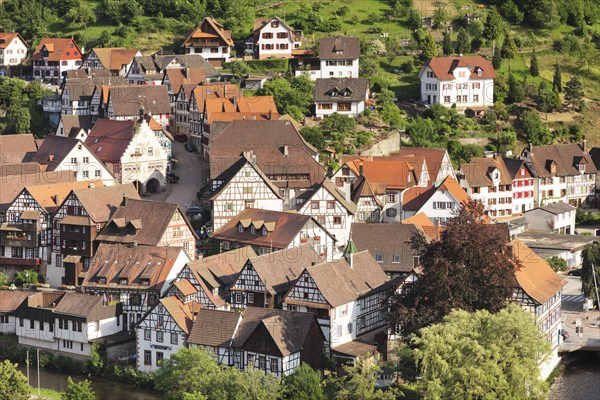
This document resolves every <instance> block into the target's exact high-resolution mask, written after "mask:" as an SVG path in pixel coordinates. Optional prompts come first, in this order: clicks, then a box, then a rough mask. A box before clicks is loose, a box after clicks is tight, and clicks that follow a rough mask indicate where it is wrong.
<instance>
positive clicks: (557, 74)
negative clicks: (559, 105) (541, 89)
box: [552, 63, 563, 93]
mask: <svg viewBox="0 0 600 400" xmlns="http://www.w3.org/2000/svg"><path fill="white" fill-rule="evenodd" d="M562 89H563V88H562V72H561V71H560V65H559V64H558V63H556V64H554V74H553V76H552V90H555V91H557V92H558V93H562Z"/></svg>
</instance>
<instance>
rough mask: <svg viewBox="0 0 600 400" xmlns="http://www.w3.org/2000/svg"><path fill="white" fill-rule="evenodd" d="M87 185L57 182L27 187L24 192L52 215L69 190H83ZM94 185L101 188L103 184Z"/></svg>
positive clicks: (83, 183) (86, 183)
mask: <svg viewBox="0 0 600 400" xmlns="http://www.w3.org/2000/svg"><path fill="white" fill-rule="evenodd" d="M71 173H72V172H71ZM89 184H90V183H89V182H59V183H50V184H45V185H33V186H27V187H26V188H25V189H24V190H27V191H28V192H29V194H31V196H32V197H33V198H34V199H35V201H36V202H37V203H38V204H39V205H40V206H41V207H42V208H43V209H44V210H46V211H47V212H48V213H53V212H55V211H56V210H58V208H59V207H60V204H61V203H62V201H63V200H64V199H65V198H66V197H67V196H68V195H69V193H70V192H71V190H73V189H85V188H88V187H89ZM94 185H95V186H103V183H102V182H101V181H98V182H94ZM57 196H58V197H57ZM57 200H58V204H57Z"/></svg>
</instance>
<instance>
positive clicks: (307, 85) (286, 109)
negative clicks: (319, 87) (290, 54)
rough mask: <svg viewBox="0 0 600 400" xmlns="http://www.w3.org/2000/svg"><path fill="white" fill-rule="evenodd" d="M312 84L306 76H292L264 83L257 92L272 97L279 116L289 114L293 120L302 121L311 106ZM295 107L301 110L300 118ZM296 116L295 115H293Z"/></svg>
mask: <svg viewBox="0 0 600 400" xmlns="http://www.w3.org/2000/svg"><path fill="white" fill-rule="evenodd" d="M312 88H313V83H312V82H311V81H310V79H309V78H307V77H306V76H294V77H292V78H289V79H285V78H277V79H273V80H272V81H270V82H267V83H265V85H264V87H263V88H262V89H261V90H259V91H258V94H259V95H261V96H273V98H274V99H275V104H276V105H277V110H278V111H279V113H280V114H282V115H283V114H290V115H292V116H294V118H297V119H302V118H301V117H302V115H306V114H307V113H308V108H309V107H310V106H311V105H312V96H313V94H312ZM291 106H296V107H298V108H299V109H300V110H301V114H302V115H300V116H298V115H297V114H298V112H297V109H296V108H293V107H291ZM294 114H296V115H294Z"/></svg>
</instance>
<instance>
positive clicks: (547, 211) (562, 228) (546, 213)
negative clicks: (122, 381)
mask: <svg viewBox="0 0 600 400" xmlns="http://www.w3.org/2000/svg"><path fill="white" fill-rule="evenodd" d="M576 211H577V207H573V206H570V205H568V204H566V203H563V202H558V203H552V204H546V205H545V206H543V207H540V208H534V209H532V210H529V211H526V212H525V220H526V221H527V223H528V224H529V229H531V230H534V231H540V232H548V233H563V234H566V235H572V234H574V233H575V212H576Z"/></svg>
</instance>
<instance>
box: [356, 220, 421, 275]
mask: <svg viewBox="0 0 600 400" xmlns="http://www.w3.org/2000/svg"><path fill="white" fill-rule="evenodd" d="M351 233H352V241H353V242H354V244H355V245H356V247H357V249H358V250H359V251H365V250H368V251H369V252H370V253H371V254H372V255H373V256H378V255H381V256H383V262H380V263H379V265H380V266H381V268H383V270H384V271H385V272H393V273H398V272H402V273H407V272H411V271H412V270H413V269H414V267H415V266H414V260H413V256H414V255H415V254H414V252H413V250H412V249H411V247H410V241H411V238H412V237H413V235H415V234H417V233H419V229H418V228H417V227H416V226H415V225H412V224H405V223H389V224H368V223H367V224H365V223H353V224H352V228H351ZM394 256H400V259H399V260H398V261H397V262H394Z"/></svg>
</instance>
